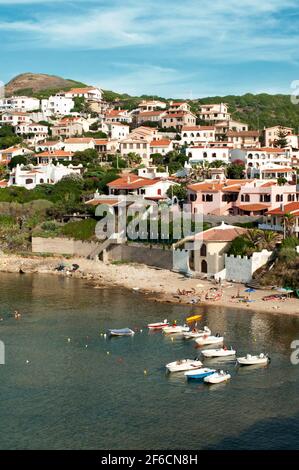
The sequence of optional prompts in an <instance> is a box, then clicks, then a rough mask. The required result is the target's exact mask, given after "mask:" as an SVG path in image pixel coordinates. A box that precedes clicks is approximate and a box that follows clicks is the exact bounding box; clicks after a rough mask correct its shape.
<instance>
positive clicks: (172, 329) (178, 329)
mask: <svg viewBox="0 0 299 470" xmlns="http://www.w3.org/2000/svg"><path fill="white" fill-rule="evenodd" d="M189 330H190V328H189V326H186V325H183V326H182V325H171V326H165V327H164V328H162V331H163V333H165V334H166V335H170V334H176V333H184V332H186V331H189Z"/></svg>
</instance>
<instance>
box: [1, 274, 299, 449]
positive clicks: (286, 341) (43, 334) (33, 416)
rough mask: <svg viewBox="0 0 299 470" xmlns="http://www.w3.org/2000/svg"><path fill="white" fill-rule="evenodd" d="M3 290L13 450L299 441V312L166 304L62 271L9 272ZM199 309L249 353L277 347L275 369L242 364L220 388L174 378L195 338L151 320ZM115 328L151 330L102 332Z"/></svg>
mask: <svg viewBox="0 0 299 470" xmlns="http://www.w3.org/2000/svg"><path fill="white" fill-rule="evenodd" d="M0 289H1V304H0V316H2V317H3V321H1V322H0V339H1V340H2V341H3V342H4V343H5V352H6V364H5V365H1V366H0V397H1V400H0V448H1V449H108V450H110V449H111V450H113V449H206V448H216V449H258V448H264V449H292V448H293V449H295V448H296V449H299V398H298V388H299V366H293V365H292V364H291V363H290V354H291V349H290V344H291V342H292V341H293V340H294V339H296V338H298V339H299V319H297V318H295V317H292V316H290V317H288V316H282V315H268V314H258V313H254V314H252V313H249V312H247V311H245V312H243V311H239V310H234V309H233V307H232V308H230V309H221V308H217V307H216V306H215V307H211V308H203V307H201V308H197V307H182V306H177V305H170V304H158V303H154V302H150V301H147V300H145V298H144V297H143V296H142V295H141V294H139V293H134V292H128V291H125V290H121V289H116V288H113V289H94V288H92V287H90V286H88V285H87V284H86V283H84V282H83V281H78V280H73V279H65V278H56V277H54V276H53V277H46V276H45V277H43V276H39V277H38V276H27V275H23V276H19V275H6V274H0ZM15 309H19V310H20V312H21V313H22V318H21V320H19V321H16V320H15V319H14V318H13V317H12V316H11V315H10V314H11V312H13V311H14V310H15ZM197 312H200V313H203V320H202V322H201V325H208V326H209V327H210V328H211V330H212V331H213V333H216V332H219V333H224V334H225V337H226V341H225V342H226V344H227V346H230V345H232V346H234V347H235V348H236V349H237V351H238V352H239V353H240V354H241V355H243V354H244V353H246V352H260V351H264V352H268V353H269V354H270V356H271V358H272V361H271V364H270V366H269V367H267V368H262V369H261V368H259V369H248V368H242V369H241V368H240V369H237V368H236V367H235V365H234V364H233V363H230V364H228V365H227V366H225V369H227V370H229V371H230V373H231V375H232V379H231V381H230V382H229V383H227V384H220V385H215V386H211V387H209V386H208V385H205V384H201V383H186V381H185V379H184V377H183V376H182V375H176V376H173V375H172V376H166V375H165V369H164V365H165V364H166V363H168V362H170V361H173V360H176V359H179V358H183V357H190V358H192V357H194V356H195V355H196V354H197V351H196V350H195V349H194V345H195V343H194V342H192V341H191V342H189V341H182V340H179V339H175V340H174V341H171V339H170V338H167V337H163V336H162V334H160V333H158V332H156V333H153V334H149V332H148V330H147V329H146V328H145V325H146V324H147V323H148V322H153V321H159V320H163V319H164V318H168V319H173V320H174V319H177V320H178V322H179V321H180V320H182V319H183V318H184V317H185V315H186V314H188V315H189V314H193V313H197ZM113 327H115V328H122V327H131V328H137V329H139V330H140V329H142V330H143V331H142V332H140V331H139V332H137V333H136V334H135V336H134V337H133V338H114V339H111V340H109V339H104V337H103V336H100V332H104V331H105V330H106V329H107V328H113ZM68 338H70V339H71V341H70V342H68ZM107 353H109V354H107ZM27 361H29V362H28V363H27ZM207 364H211V365H213V366H214V365H215V363H207ZM216 368H218V366H217V365H216ZM144 370H147V374H146V375H145V374H144Z"/></svg>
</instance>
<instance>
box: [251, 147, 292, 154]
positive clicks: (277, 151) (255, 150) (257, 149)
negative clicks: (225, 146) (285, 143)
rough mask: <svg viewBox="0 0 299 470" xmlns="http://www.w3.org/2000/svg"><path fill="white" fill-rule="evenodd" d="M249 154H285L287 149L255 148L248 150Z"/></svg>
mask: <svg viewBox="0 0 299 470" xmlns="http://www.w3.org/2000/svg"><path fill="white" fill-rule="evenodd" d="M246 150H247V152H262V153H285V152H286V151H285V149H279V148H275V147H255V148H250V149H246Z"/></svg>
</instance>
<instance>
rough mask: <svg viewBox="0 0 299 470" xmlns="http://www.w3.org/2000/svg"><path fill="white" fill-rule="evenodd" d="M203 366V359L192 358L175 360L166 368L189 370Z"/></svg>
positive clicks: (176, 370) (172, 370) (181, 370)
mask: <svg viewBox="0 0 299 470" xmlns="http://www.w3.org/2000/svg"><path fill="white" fill-rule="evenodd" d="M201 367H202V362H201V361H194V360H191V359H182V360H181V361H175V362H170V363H169V364H166V369H167V371H168V372H185V371H188V370H195V369H200V368H201Z"/></svg>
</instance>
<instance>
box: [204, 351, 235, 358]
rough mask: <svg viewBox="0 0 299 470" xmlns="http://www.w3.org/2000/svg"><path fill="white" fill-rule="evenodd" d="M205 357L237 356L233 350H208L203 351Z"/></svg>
mask: <svg viewBox="0 0 299 470" xmlns="http://www.w3.org/2000/svg"><path fill="white" fill-rule="evenodd" d="M201 354H202V355H203V356H204V357H232V356H235V355H236V351H234V350H233V349H228V350H225V349H206V350H204V351H201Z"/></svg>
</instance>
